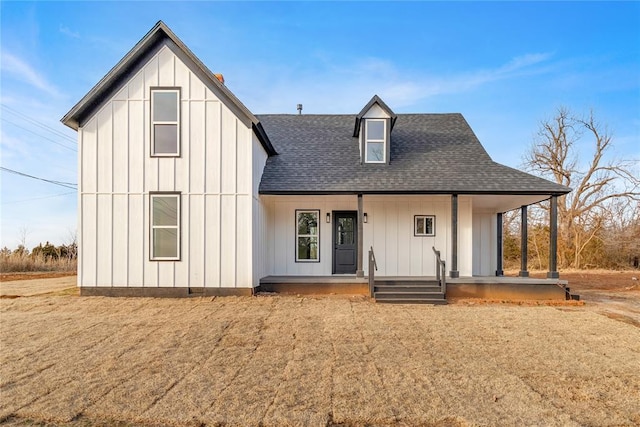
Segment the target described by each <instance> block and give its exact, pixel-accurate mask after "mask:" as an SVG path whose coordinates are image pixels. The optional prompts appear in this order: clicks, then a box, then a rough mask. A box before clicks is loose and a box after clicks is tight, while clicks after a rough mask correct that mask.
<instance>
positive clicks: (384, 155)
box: [364, 119, 388, 164]
mask: <svg viewBox="0 0 640 427" xmlns="http://www.w3.org/2000/svg"><path fill="white" fill-rule="evenodd" d="M387 121H388V120H387V119H365V120H364V162H365V163H377V164H384V163H387V139H388V137H387ZM373 122H382V125H383V129H382V139H370V138H369V123H373ZM369 142H373V143H382V160H369V149H368V146H369Z"/></svg>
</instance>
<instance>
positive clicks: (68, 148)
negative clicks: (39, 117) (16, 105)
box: [0, 117, 78, 153]
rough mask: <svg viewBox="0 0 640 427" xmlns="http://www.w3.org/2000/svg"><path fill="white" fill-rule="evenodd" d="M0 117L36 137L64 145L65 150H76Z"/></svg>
mask: <svg viewBox="0 0 640 427" xmlns="http://www.w3.org/2000/svg"><path fill="white" fill-rule="evenodd" d="M0 119H2V121H5V122H7V123H10V124H12V125H13V126H15V127H17V128H20V129H22V130H25V131H27V132H29V133H32V134H34V135H35V136H38V137H40V138H44V139H46V140H48V141H51V142H53V143H54V144H57V145H59V146H61V147H64V148H66V149H67V150H71V151H75V152H76V153H77V152H78V150H76V149H75V148H73V147H69V146H68V145H64V144H62V143H60V142H58V141H56V140H54V139H51V138H47V137H46V136H43V135H40V134H39V133H35V132H34V131H32V130H31V129H27V128H26V127H23V126H20V125H19V124H17V123H14V122H12V121H11V120H8V119H6V118H4V117H0Z"/></svg>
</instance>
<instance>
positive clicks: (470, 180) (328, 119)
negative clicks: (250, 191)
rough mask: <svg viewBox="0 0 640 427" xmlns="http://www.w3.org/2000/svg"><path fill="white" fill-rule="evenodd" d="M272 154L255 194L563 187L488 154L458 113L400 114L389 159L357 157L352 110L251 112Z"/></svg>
mask: <svg viewBox="0 0 640 427" xmlns="http://www.w3.org/2000/svg"><path fill="white" fill-rule="evenodd" d="M256 117H257V118H258V120H259V121H260V123H261V124H262V126H263V127H264V129H265V131H266V133H267V134H268V135H269V139H270V140H271V142H272V144H273V145H274V147H275V149H276V150H277V151H278V153H279V154H278V155H275V156H270V157H269V158H268V160H267V164H266V166H265V169H264V172H263V174H262V181H261V182H260V193H261V194H336V193H365V194H366V193H369V194H371V193H378V194H385V193H428V194H451V193H458V194H550V195H552V194H555V195H559V194H564V193H568V192H569V191H570V189H569V188H567V187H564V186H562V185H558V184H556V183H553V182H551V181H547V180H545V179H542V178H539V177H536V176H534V175H530V174H528V173H524V172H521V171H518V170H516V169H513V168H510V167H507V166H504V165H501V164H498V163H496V162H494V161H493V160H491V158H490V157H489V155H488V154H487V152H486V151H485V149H484V148H483V147H482V145H481V144H480V141H478V138H477V137H476V136H475V134H474V133H473V131H472V130H471V128H470V127H469V125H468V123H467V122H466V120H465V119H464V117H462V115H461V114H399V115H398V118H397V121H396V124H395V127H394V129H393V132H392V134H391V159H390V164H388V165H385V164H360V153H359V146H358V138H354V137H353V136H352V135H353V124H354V120H355V116H354V115H313V114H306V115H258V116H256Z"/></svg>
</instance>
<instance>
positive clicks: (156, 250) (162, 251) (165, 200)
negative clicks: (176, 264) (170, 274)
mask: <svg viewBox="0 0 640 427" xmlns="http://www.w3.org/2000/svg"><path fill="white" fill-rule="evenodd" d="M150 201H151V221H150V224H151V259H152V260H155V261H165V260H167V261H176V260H179V259H180V194H179V193H155V194H151V196H150Z"/></svg>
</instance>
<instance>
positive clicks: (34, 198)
mask: <svg viewBox="0 0 640 427" xmlns="http://www.w3.org/2000/svg"><path fill="white" fill-rule="evenodd" d="M69 194H76V192H75V191H69V192H68V193H60V194H53V195H51V196H43V197H32V198H31V199H22V200H11V201H9V202H2V203H0V204H2V205H10V204H12V203H23V202H30V201H32V200H42V199H51V198H54V197H60V196H68V195H69Z"/></svg>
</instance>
